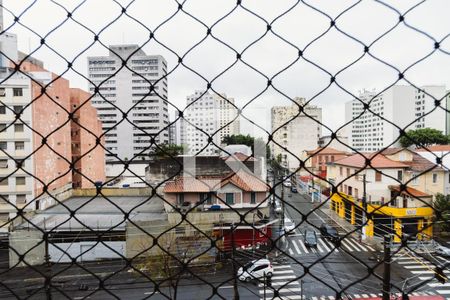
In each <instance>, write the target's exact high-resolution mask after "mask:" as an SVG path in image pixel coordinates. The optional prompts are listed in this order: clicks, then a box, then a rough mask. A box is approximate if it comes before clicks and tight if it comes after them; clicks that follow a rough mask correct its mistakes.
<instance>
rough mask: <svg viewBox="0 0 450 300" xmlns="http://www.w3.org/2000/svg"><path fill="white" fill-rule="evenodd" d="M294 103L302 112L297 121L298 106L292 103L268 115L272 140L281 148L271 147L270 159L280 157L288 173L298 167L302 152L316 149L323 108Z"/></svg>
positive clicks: (302, 99) (273, 108)
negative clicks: (288, 170)
mask: <svg viewBox="0 0 450 300" xmlns="http://www.w3.org/2000/svg"><path fill="white" fill-rule="evenodd" d="M294 100H295V101H296V103H297V104H298V105H300V106H303V110H304V113H301V114H300V115H299V116H297V117H295V116H296V115H297V114H298V112H299V106H298V105H297V104H295V103H293V104H292V105H290V106H274V107H272V111H271V120H272V133H273V140H274V141H275V142H276V143H278V144H279V145H281V146H278V145H276V144H275V143H271V145H270V147H271V151H272V155H273V157H274V158H275V159H277V158H278V157H280V155H281V162H282V164H283V165H284V166H285V167H288V168H290V169H296V168H297V167H298V166H299V160H298V159H297V157H298V158H301V156H302V153H303V152H304V151H306V150H311V149H316V148H317V147H318V145H319V144H318V143H319V138H320V136H321V135H322V126H321V125H320V122H322V108H320V107H317V106H312V105H306V106H305V103H306V101H305V99H304V98H295V99H294ZM305 113H306V114H305ZM307 115H308V116H307ZM286 123H287V124H286ZM289 152H291V153H289Z"/></svg>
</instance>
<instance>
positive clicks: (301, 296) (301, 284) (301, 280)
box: [300, 279, 303, 300]
mask: <svg viewBox="0 0 450 300" xmlns="http://www.w3.org/2000/svg"><path fill="white" fill-rule="evenodd" d="M300 299H301V300H303V279H300Z"/></svg>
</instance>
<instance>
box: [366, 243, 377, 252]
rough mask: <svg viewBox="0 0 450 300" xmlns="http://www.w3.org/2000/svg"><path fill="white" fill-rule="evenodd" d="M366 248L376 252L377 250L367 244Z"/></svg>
mask: <svg viewBox="0 0 450 300" xmlns="http://www.w3.org/2000/svg"><path fill="white" fill-rule="evenodd" d="M364 246H365V247H367V248H368V249H369V250H370V251H375V249H373V248H372V247H370V246H369V245H367V244H364Z"/></svg>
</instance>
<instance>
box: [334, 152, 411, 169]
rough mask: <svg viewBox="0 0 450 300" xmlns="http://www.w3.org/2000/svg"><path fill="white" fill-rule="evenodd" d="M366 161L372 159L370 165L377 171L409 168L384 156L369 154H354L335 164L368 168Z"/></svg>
mask: <svg viewBox="0 0 450 300" xmlns="http://www.w3.org/2000/svg"><path fill="white" fill-rule="evenodd" d="M366 159H370V165H371V166H372V167H373V168H377V169H387V168H407V167H408V165H407V164H404V163H403V162H399V161H395V160H391V159H389V158H387V157H386V156H384V155H383V154H378V153H369V154H359V153H357V154H354V155H352V156H349V157H345V158H342V159H339V160H336V161H335V162H334V164H336V165H343V166H349V167H354V168H364V167H366V166H367V167H368V165H367V164H366Z"/></svg>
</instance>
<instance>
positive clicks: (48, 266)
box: [44, 232, 52, 300]
mask: <svg viewBox="0 0 450 300" xmlns="http://www.w3.org/2000/svg"><path fill="white" fill-rule="evenodd" d="M49 238H50V235H49V234H48V232H44V242H45V255H44V259H45V266H46V269H47V272H46V275H47V276H46V278H45V294H46V298H47V300H52V286H51V281H52V265H51V263H50V253H49V251H48V239H49Z"/></svg>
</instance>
